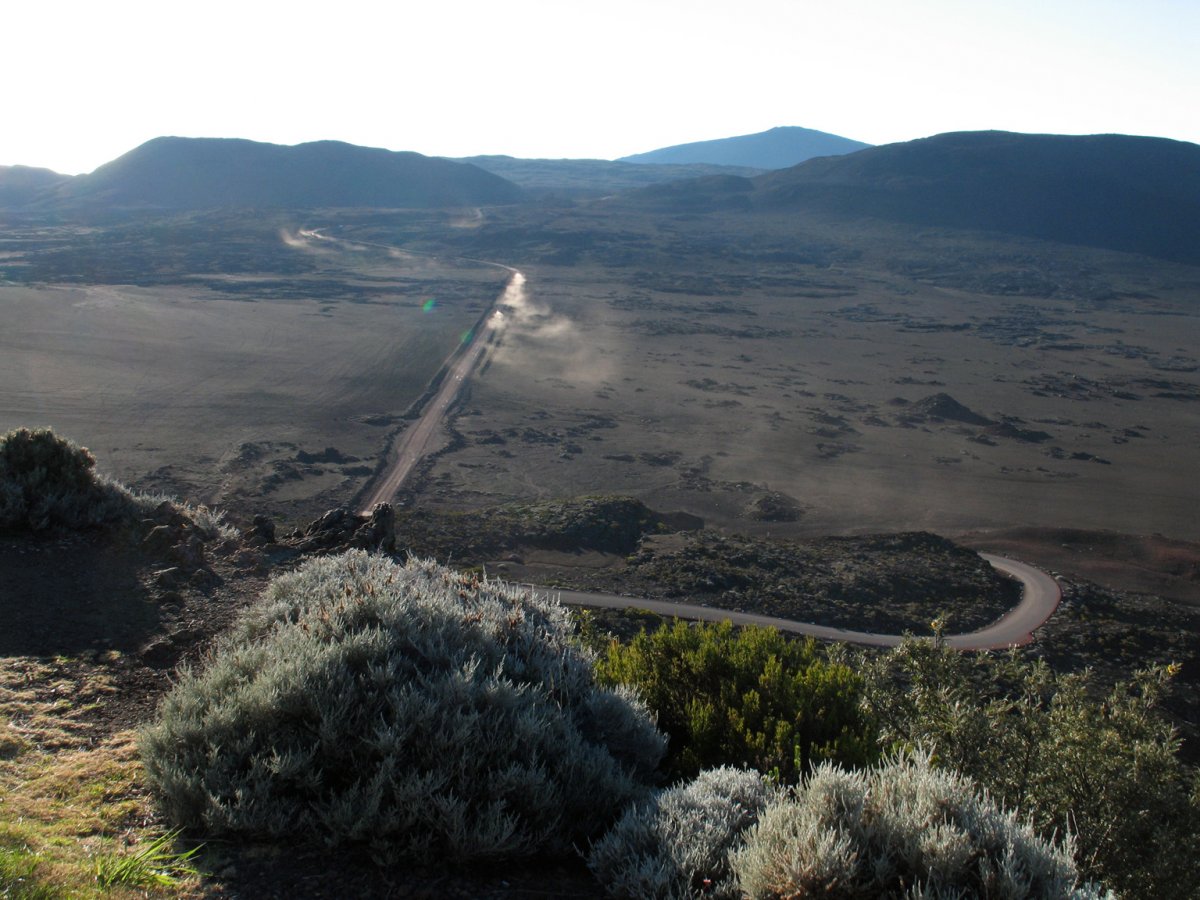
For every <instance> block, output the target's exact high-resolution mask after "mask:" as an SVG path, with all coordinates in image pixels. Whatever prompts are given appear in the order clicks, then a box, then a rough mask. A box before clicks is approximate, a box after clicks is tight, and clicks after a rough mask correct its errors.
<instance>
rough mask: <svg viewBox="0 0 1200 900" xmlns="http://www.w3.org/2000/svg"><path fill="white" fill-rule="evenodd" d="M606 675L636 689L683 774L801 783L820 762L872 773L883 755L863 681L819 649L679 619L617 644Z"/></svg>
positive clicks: (601, 668)
mask: <svg viewBox="0 0 1200 900" xmlns="http://www.w3.org/2000/svg"><path fill="white" fill-rule="evenodd" d="M597 669H598V672H599V675H600V678H601V679H602V680H604V681H605V682H606V683H609V684H626V685H630V686H632V687H633V688H635V689H636V690H637V692H638V694H639V695H640V696H641V697H642V698H643V699H644V700H645V701H646V703H647V704H648V705H649V707H650V709H651V710H652V711H653V712H654V714H655V715H656V716H657V717H658V724H659V727H660V728H662V729H663V730H664V731H665V732H666V733H667V735H668V736H669V737H670V747H669V751H668V760H667V763H668V770H669V772H670V774H671V775H673V776H677V777H688V776H694V775H696V774H697V773H698V772H700V771H701V770H702V769H706V768H713V767H716V766H722V765H733V766H749V767H752V768H755V769H757V770H758V771H760V772H766V773H770V774H772V775H773V776H775V777H776V778H778V779H779V780H781V781H785V782H795V781H797V780H798V779H799V778H800V777H801V776H802V775H803V774H804V772H806V771H807V770H808V767H809V765H810V763H812V762H815V761H820V760H837V761H840V762H843V763H846V764H848V765H862V764H865V763H867V762H869V761H871V760H872V759H873V758H874V755H875V745H874V739H873V732H872V726H871V723H870V722H869V720H868V718H867V717H866V716H865V715H864V714H863V713H862V711H861V709H860V690H861V682H860V679H859V677H858V676H857V675H855V674H854V672H853V671H851V670H850V668H849V667H847V666H846V665H844V664H842V663H838V662H833V661H830V660H829V659H827V657H826V656H825V655H824V653H823V651H822V650H821V649H820V647H819V646H818V645H817V644H816V642H815V641H811V640H810V641H795V640H791V639H789V638H787V637H784V636H783V635H781V634H780V633H779V632H778V631H775V630H774V629H770V628H744V629H741V630H738V631H735V630H734V629H733V627H732V626H731V625H730V624H729V623H728V622H724V623H722V624H719V625H710V624H695V625H688V624H687V623H684V622H678V621H676V622H675V623H674V625H672V626H669V627H664V628H660V629H659V630H658V631H655V632H653V633H646V632H643V633H641V634H640V635H638V636H637V637H636V638H635V639H634V640H633V641H632V642H631V643H629V644H628V645H624V646H623V645H621V644H619V643H618V642H616V641H613V642H611V643H610V644H609V647H608V652H607V654H606V655H605V656H603V657H601V659H600V660H599V662H598V664H597Z"/></svg>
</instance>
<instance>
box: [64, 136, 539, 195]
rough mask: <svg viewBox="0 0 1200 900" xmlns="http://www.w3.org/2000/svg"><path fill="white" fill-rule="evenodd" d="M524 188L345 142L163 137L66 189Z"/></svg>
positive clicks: (443, 163)
mask: <svg viewBox="0 0 1200 900" xmlns="http://www.w3.org/2000/svg"><path fill="white" fill-rule="evenodd" d="M519 196H520V189H519V188H518V187H517V186H516V185H514V184H512V183H510V182H508V181H505V180H504V179H503V178H500V177H498V176H496V175H493V174H491V173H489V172H484V171H483V170H482V169H479V168H477V167H475V166H471V165H465V164H463V163H455V162H450V161H448V160H444V159H436V158H431V157H426V156H422V155H421V154H419V153H397V152H393V151H390V150H380V149H374V148H369V147H356V146H354V145H352V144H344V143H341V142H339V141H317V142H314V143H309V144H299V145H297V146H295V147H284V146H279V145H276V144H262V143H257V142H255V141H247V140H239V139H220V138H178V137H161V138H155V139H154V140H151V141H148V142H147V143H145V144H142V145H141V146H140V147H137V148H136V149H134V150H131V151H130V152H129V153H126V154H125V155H124V156H121V157H119V158H118V159H115V160H113V161H112V162H110V163H106V164H105V165H103V166H101V167H100V168H98V169H97V170H96V171H95V172H93V173H91V174H90V175H81V176H78V177H77V178H74V179H72V180H71V181H70V182H69V183H67V184H65V185H64V186H63V187H62V188H61V189H60V190H59V191H58V192H57V199H58V201H59V202H62V203H66V204H68V205H73V206H74V205H83V206H118V207H130V206H132V207H153V208H161V209H206V208H213V207H241V208H253V207H352V206H366V207H436V206H459V205H470V204H478V203H510V202H513V201H514V200H516V199H517V198H518V197H519Z"/></svg>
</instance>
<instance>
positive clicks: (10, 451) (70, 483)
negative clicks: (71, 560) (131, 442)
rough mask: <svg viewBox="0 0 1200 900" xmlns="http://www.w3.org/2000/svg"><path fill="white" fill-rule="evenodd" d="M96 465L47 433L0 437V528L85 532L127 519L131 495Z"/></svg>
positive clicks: (86, 454)
mask: <svg viewBox="0 0 1200 900" xmlns="http://www.w3.org/2000/svg"><path fill="white" fill-rule="evenodd" d="M95 466H96V459H95V457H93V456H92V454H91V453H90V452H89V451H88V450H87V449H86V448H84V447H79V446H77V445H75V444H73V443H72V442H71V441H68V440H66V439H65V438H61V437H59V436H58V435H56V434H55V433H54V432H53V431H51V430H50V429H49V428H38V429H34V430H31V429H28V428H17V429H15V430H13V431H10V432H8V433H6V434H4V435H3V436H0V529H10V530H18V531H42V530H44V529H46V528H50V527H52V526H62V527H65V528H85V527H88V526H91V525H100V524H103V523H106V522H111V521H114V520H117V519H121V518H124V517H126V516H128V515H130V514H131V513H132V512H133V511H134V510H135V509H136V506H137V504H136V501H135V500H134V498H133V496H132V495H131V494H130V493H129V491H127V490H126V489H125V488H124V487H122V486H121V485H120V484H117V483H116V482H114V481H110V480H108V479H106V478H103V477H102V476H100V475H97V474H96V471H95Z"/></svg>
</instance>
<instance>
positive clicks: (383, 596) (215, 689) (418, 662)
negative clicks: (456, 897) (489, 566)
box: [140, 551, 664, 862]
mask: <svg viewBox="0 0 1200 900" xmlns="http://www.w3.org/2000/svg"><path fill="white" fill-rule="evenodd" d="M571 632H572V626H571V622H570V619H569V617H568V615H567V613H566V612H565V610H564V608H563V607H562V606H561V605H559V604H558V603H557V602H554V601H551V600H549V599H545V598H542V597H538V596H536V595H533V594H531V593H529V592H528V591H521V590H518V589H516V588H512V587H508V586H506V585H503V584H501V583H498V582H493V581H486V580H482V581H481V580H479V579H478V578H474V577H470V576H467V575H463V574H459V573H455V572H453V571H450V570H448V569H445V568H443V567H441V566H438V565H436V564H434V563H431V562H422V561H416V560H412V561H410V562H409V563H408V564H407V565H403V566H401V565H398V564H396V563H394V562H392V561H391V560H389V559H387V558H385V557H379V556H370V555H368V554H366V553H363V552H361V551H356V552H351V553H347V554H345V555H342V556H335V557H329V558H324V559H314V560H310V561H309V562H307V563H305V564H304V565H303V566H302V567H301V568H300V569H299V570H297V571H296V572H294V573H292V574H289V575H286V576H282V577H280V578H278V579H277V580H276V581H275V582H274V583H273V584H272V585H271V586H270V587H269V588H268V590H267V592H266V595H265V596H264V598H263V601H262V602H261V603H260V604H259V605H258V606H256V607H254V608H253V609H252V610H251V611H250V612H249V613H248V614H247V615H246V616H245V617H244V618H243V620H242V621H241V622H240V624H239V625H238V626H237V627H236V628H235V629H234V630H233V632H232V634H231V636H230V637H229V638H228V639H226V640H225V642H224V643H223V644H222V645H221V646H220V647H219V648H218V649H217V650H216V651H215V652H214V653H213V654H212V656H211V659H210V660H209V662H208V665H207V667H206V668H205V669H204V670H203V671H200V672H194V671H188V672H185V673H183V674H182V676H181V677H180V679H179V681H178V683H177V685H176V687H175V688H174V689H173V690H172V691H171V693H170V694H169V695H168V696H167V697H166V698H165V700H164V701H163V703H162V705H161V707H160V710H159V715H158V719H157V721H156V722H155V723H154V724H153V725H152V726H150V727H148V728H146V729H145V730H143V732H142V734H141V739H140V743H141V751H142V758H143V761H144V764H145V768H146V773H147V776H148V778H149V781H150V784H151V785H152V786H153V789H154V791H155V793H156V795H157V798H158V802H159V804H160V806H161V808H162V811H163V813H164V814H165V816H166V817H167V818H168V820H169V821H171V822H172V823H173V824H175V825H178V826H182V827H185V828H189V829H195V830H200V831H205V832H208V833H216V834H221V833H226V834H236V835H243V836H251V837H258V838H268V839H287V840H297V839H306V840H321V841H324V842H325V843H327V844H329V845H338V844H345V843H365V844H368V845H370V847H371V848H373V850H374V851H375V852H376V853H377V854H378V855H379V856H381V857H383V858H388V859H406V860H411V861H417V862H431V861H434V860H438V861H473V860H499V859H506V858H513V857H520V856H527V855H532V854H535V853H541V852H551V853H554V852H564V851H566V850H568V849H569V848H571V846H572V845H573V844H576V843H582V842H585V841H586V840H588V839H591V838H592V837H594V836H596V835H597V834H598V833H599V832H600V831H601V830H602V829H603V828H604V827H605V826H606V825H608V824H609V823H610V822H611V821H612V820H613V819H614V818H615V816H616V815H617V814H618V813H619V811H620V810H621V809H623V808H624V807H625V806H626V805H627V804H628V803H631V802H634V801H636V800H638V799H641V798H642V797H644V795H645V792H646V789H645V788H644V787H643V785H644V784H645V783H646V782H647V781H648V780H649V779H650V777H651V776H652V773H653V771H654V769H655V767H656V765H657V763H658V761H659V759H660V758H661V756H662V753H663V750H664V740H663V738H662V736H661V735H659V734H658V732H657V731H656V729H655V728H654V725H653V723H652V722H651V719H650V717H649V714H648V713H647V712H646V710H645V709H644V707H641V706H640V705H638V704H637V703H636V702H635V701H633V700H632V699H631V698H630V697H629V696H627V695H624V694H621V695H618V694H616V693H613V692H609V691H606V690H604V689H602V688H599V687H597V685H596V684H595V683H594V681H593V679H592V666H591V659H590V658H589V657H588V656H586V655H585V653H584V652H583V651H581V650H580V649H579V648H578V646H577V645H576V644H575V643H574V642H573V641H572V639H571Z"/></svg>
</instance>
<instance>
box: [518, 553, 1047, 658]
mask: <svg viewBox="0 0 1200 900" xmlns="http://www.w3.org/2000/svg"><path fill="white" fill-rule="evenodd" d="M979 555H980V556H982V557H983V558H984V559H986V560H987V561H988V562H989V563H991V565H992V566H993V567H994V568H995V569H997V570H998V571H1000V572H1002V573H1004V574H1005V575H1008V576H1010V577H1012V578H1016V579H1017V580H1019V581H1020V582H1021V586H1022V591H1021V602H1020V603H1018V604H1017V605H1016V606H1015V607H1013V608H1012V609H1011V610H1009V611H1008V612H1007V613H1005V614H1004V615H1003V616H1001V617H1000V618H999V619H997V620H996V621H995V622H993V623H992V624H991V625H988V626H987V627H986V628H981V629H979V630H978V631H972V632H970V633H969V634H956V635H950V636H948V637H947V638H946V643H947V644H949V645H950V646H951V647H956V648H958V649H959V650H997V649H1001V648H1004V647H1013V646H1019V645H1021V644H1027V643H1029V642H1030V641H1031V640H1033V632H1034V631H1036V630H1037V629H1038V628H1039V627H1040V626H1041V625H1042V624H1043V623H1044V622H1045V621H1046V620H1047V619H1048V618H1050V616H1051V614H1052V613H1053V612H1054V610H1055V609H1057V608H1058V603H1059V601H1060V600H1061V599H1062V591H1061V590H1059V587H1058V582H1056V581H1055V580H1054V579H1053V578H1051V577H1050V576H1049V575H1047V574H1046V573H1045V572H1043V571H1041V570H1040V569H1035V568H1034V567H1033V566H1028V565H1026V564H1025V563H1020V562H1017V561H1016V560H1013V559H1007V558H1005V557H1003V556H993V555H992V554H990V553H981V554H979ZM535 589H536V590H539V591H540V592H542V593H545V594H548V595H550V596H556V597H558V598H559V599H560V600H562V602H563V603H567V604H571V605H573V606H599V607H607V608H609V609H628V608H634V609H646V610H649V611H650V612H654V613H658V614H660V615H664V616H677V617H679V618H681V619H703V620H705V621H710V622H722V621H725V620H726V619H728V620H729V621H731V622H733V624H735V625H765V626H769V627H771V628H778V629H779V630H780V631H789V632H791V633H793V634H807V635H812V636H813V637H816V638H820V639H821V640H826V641H845V642H847V643H850V644H868V645H870V646H874V647H894V646H896V645H897V644H899V643H900V641H901V640H902V639H903V638H902V636H901V635H898V634H872V633H870V632H866V631H851V630H848V629H844V628H830V627H828V626H825V625H813V624H810V623H807V622H793V621H791V620H790V619H777V618H774V617H773V616H762V615H758V614H757V613H747V612H735V611H732V610H724V609H715V608H713V607H710V606H696V605H694V604H690V603H671V602H669V601H666V600H644V599H640V598H636V597H621V596H617V595H615V594H595V593H588V592H584V591H551V590H548V589H543V588H535Z"/></svg>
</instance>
